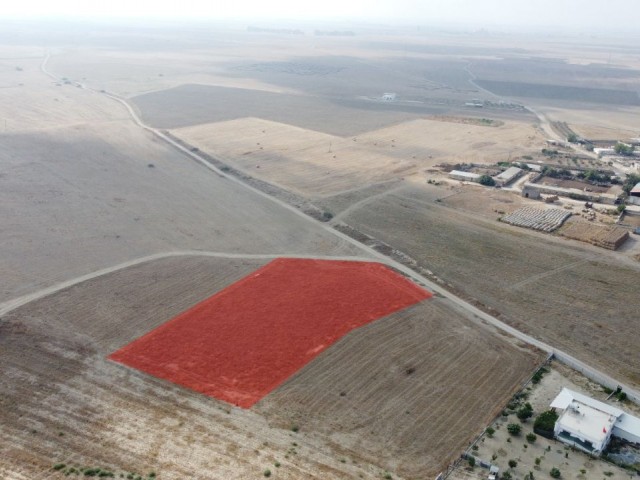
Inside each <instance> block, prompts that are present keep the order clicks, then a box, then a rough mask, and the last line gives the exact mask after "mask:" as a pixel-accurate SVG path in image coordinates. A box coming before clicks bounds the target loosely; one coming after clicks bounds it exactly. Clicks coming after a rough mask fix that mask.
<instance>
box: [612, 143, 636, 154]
mask: <svg viewBox="0 0 640 480" xmlns="http://www.w3.org/2000/svg"><path fill="white" fill-rule="evenodd" d="M613 149H614V150H615V152H616V153H617V154H618V155H631V154H632V153H633V151H634V150H635V147H634V146H633V145H627V144H626V143H622V142H618V143H616V146H615V147H613Z"/></svg>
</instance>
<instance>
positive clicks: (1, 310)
mask: <svg viewBox="0 0 640 480" xmlns="http://www.w3.org/2000/svg"><path fill="white" fill-rule="evenodd" d="M183 256H189V257H195V256H200V257H216V258H230V259H240V260H272V259H275V258H280V257H288V258H308V259H314V258H317V259H323V260H345V261H371V259H370V258H367V257H342V256H335V255H334V256H322V255H300V254H290V255H284V254H282V255H280V254H246V253H224V252H201V251H198V250H183V251H175V252H166V253H154V254H153V255H147V256H145V257H140V258H134V259H133V260H129V261H127V262H123V263H119V264H117V265H114V266H112V267H108V268H103V269H101V270H97V271H95V272H92V273H88V274H86V275H81V276H79V277H76V278H72V279H70V280H67V281H64V282H60V283H57V284H55V285H52V286H50V287H47V288H44V289H42V290H38V291H36V292H33V293H30V294H28V295H23V296H21V297H18V298H14V299H13V300H9V301H7V302H4V303H0V317H2V315H5V314H6V313H9V312H11V311H12V310H15V309H16V308H18V307H21V306H22V305H26V304H27V303H29V302H33V301H34V300H39V299H41V298H43V297H46V296H49V295H52V294H54V293H56V292H59V291H61V290H64V289H65V288H69V287H72V286H74V285H77V284H79V283H82V282H85V281H87V280H92V279H94V278H98V277H101V276H104V275H108V274H109V273H113V272H116V271H118V270H123V269H125V268H128V267H132V266H135V265H139V264H141V263H147V262H151V261H153V260H159V259H162V258H169V257H183Z"/></svg>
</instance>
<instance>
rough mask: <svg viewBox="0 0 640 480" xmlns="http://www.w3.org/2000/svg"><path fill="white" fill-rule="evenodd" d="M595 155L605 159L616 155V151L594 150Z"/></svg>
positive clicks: (608, 149)
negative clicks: (607, 156)
mask: <svg viewBox="0 0 640 480" xmlns="http://www.w3.org/2000/svg"><path fill="white" fill-rule="evenodd" d="M593 153H595V154H596V155H598V156H599V157H604V156H606V155H615V154H616V151H615V149H614V148H594V149H593Z"/></svg>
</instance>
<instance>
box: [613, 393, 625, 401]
mask: <svg viewBox="0 0 640 480" xmlns="http://www.w3.org/2000/svg"><path fill="white" fill-rule="evenodd" d="M616 397H618V401H620V402H624V401H625V400H626V399H627V394H626V393H624V392H620V393H618V394H617V395H616Z"/></svg>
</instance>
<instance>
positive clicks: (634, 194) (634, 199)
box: [627, 183, 640, 205]
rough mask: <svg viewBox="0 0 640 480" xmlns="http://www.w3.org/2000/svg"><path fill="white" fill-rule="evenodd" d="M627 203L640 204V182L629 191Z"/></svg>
mask: <svg viewBox="0 0 640 480" xmlns="http://www.w3.org/2000/svg"><path fill="white" fill-rule="evenodd" d="M627 203H629V204H631V205H640V183H637V184H636V186H635V187H633V188H632V189H631V191H630V192H629V196H628V197H627Z"/></svg>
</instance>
